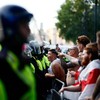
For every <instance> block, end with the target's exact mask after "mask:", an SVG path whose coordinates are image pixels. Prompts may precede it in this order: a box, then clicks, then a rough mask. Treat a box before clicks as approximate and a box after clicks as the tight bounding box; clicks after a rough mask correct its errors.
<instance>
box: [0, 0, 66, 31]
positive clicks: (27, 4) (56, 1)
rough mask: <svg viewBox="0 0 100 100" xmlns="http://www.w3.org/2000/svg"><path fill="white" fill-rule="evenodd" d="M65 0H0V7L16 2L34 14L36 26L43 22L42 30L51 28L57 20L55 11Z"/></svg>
mask: <svg viewBox="0 0 100 100" xmlns="http://www.w3.org/2000/svg"><path fill="white" fill-rule="evenodd" d="M64 2H65V0H0V7H2V6H3V5H6V4H17V5H20V6H22V7H24V8H26V9H27V10H28V11H29V12H31V13H33V14H34V17H35V20H36V23H37V26H38V28H40V23H43V28H44V30H46V29H48V28H53V27H54V23H55V22H56V21H57V20H56V18H55V17H56V16H57V11H58V10H59V9H60V6H61V5H62V4H63V3H64Z"/></svg>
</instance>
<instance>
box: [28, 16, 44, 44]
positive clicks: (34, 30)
mask: <svg viewBox="0 0 100 100" xmlns="http://www.w3.org/2000/svg"><path fill="white" fill-rule="evenodd" d="M29 26H30V31H31V33H30V36H29V38H28V40H29V41H31V40H36V41H38V44H39V45H43V40H42V36H41V34H40V31H39V29H38V27H37V24H36V21H35V19H34V18H32V20H31V21H30V23H29Z"/></svg>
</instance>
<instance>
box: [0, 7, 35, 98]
mask: <svg viewBox="0 0 100 100" xmlns="http://www.w3.org/2000/svg"><path fill="white" fill-rule="evenodd" d="M32 17H33V15H32V14H31V13H29V12H28V11H27V10H26V9H24V8H23V7H20V6H18V5H6V6H4V7H2V8H1V9H0V28H1V29H0V34H1V35H0V44H1V45H2V50H1V52H0V91H2V92H0V100H36V83H35V77H34V75H33V73H32V71H31V69H30V61H29V60H27V58H25V57H24V56H23V55H22V51H23V48H24V43H26V42H27V38H28V36H29V34H30V28H29V22H30V20H31V19H32Z"/></svg>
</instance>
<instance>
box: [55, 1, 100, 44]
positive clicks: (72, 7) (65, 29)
mask: <svg viewBox="0 0 100 100" xmlns="http://www.w3.org/2000/svg"><path fill="white" fill-rule="evenodd" d="M91 4H92V3H91V2H85V0H66V2H65V3H64V4H63V5H62V6H61V9H60V10H59V11H58V16H57V19H58V22H57V23H56V27H57V29H59V30H60V33H59V36H60V37H62V38H65V40H66V41H73V42H74V43H75V42H76V39H77V37H78V36H79V35H82V34H84V35H87V36H88V37H90V38H91V40H93V39H94V37H95V36H94V35H95V34H94V25H95V24H94V23H95V22H94V6H91ZM99 12H100V10H98V13H99ZM99 18H100V16H98V19H99ZM99 25H100V23H98V26H99ZM99 29H100V27H99V28H98V30H99Z"/></svg>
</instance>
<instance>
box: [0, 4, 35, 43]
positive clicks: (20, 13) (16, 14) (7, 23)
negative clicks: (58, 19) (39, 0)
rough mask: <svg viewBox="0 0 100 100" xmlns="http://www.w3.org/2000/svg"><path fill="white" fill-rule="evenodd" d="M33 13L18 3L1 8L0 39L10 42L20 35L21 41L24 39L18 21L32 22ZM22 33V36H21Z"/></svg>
mask: <svg viewBox="0 0 100 100" xmlns="http://www.w3.org/2000/svg"><path fill="white" fill-rule="evenodd" d="M32 17H33V14H31V13H29V12H28V11H27V10H26V9H24V8H23V7H21V6H18V5H6V6H4V7H2V8H1V9H0V28H1V29H0V31H2V32H0V33H2V34H3V35H1V36H2V37H0V41H1V42H2V41H6V42H8V41H9V40H11V39H12V38H13V40H14V38H15V36H16V37H17V39H18V38H19V37H20V41H22V40H23V37H22V36H21V35H22V34H20V32H19V30H18V23H21V22H27V23H28V22H30V20H31V18H32ZM19 35H20V36H19Z"/></svg>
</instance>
